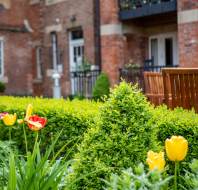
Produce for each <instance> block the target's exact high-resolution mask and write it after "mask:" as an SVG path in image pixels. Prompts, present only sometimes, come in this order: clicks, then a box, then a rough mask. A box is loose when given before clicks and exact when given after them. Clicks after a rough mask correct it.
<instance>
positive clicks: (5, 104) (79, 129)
mask: <svg viewBox="0 0 198 190" xmlns="http://www.w3.org/2000/svg"><path fill="white" fill-rule="evenodd" d="M29 103H31V104H32V105H33V112H34V114H37V115H39V116H42V117H46V118H47V120H48V122H47V125H46V127H45V128H44V129H42V130H41V131H40V132H39V137H40V139H41V149H45V147H46V146H48V145H49V144H51V141H52V140H53V137H54V135H55V134H56V133H57V132H60V131H61V130H62V131H63V132H62V135H61V137H60V139H59V140H58V142H57V145H56V147H55V150H54V151H55V152H56V151H57V150H59V149H60V148H61V147H62V146H64V145H65V144H67V143H68V146H67V148H66V152H65V154H68V159H69V158H71V157H72V155H73V153H74V152H75V151H76V144H78V143H80V142H81V141H82V137H83V136H82V134H83V133H84V132H85V131H86V130H87V128H88V126H89V125H90V123H93V122H94V118H95V116H97V114H98V108H99V106H100V103H97V102H92V101H88V100H83V101H82V100H81V101H80V100H73V101H69V100H64V99H60V100H53V99H43V98H14V97H6V96H1V97H0V113H1V112H9V113H16V114H17V116H18V118H24V115H25V111H26V107H27V105H28V104H29ZM0 129H1V130H0V138H1V140H8V139H9V135H8V134H9V133H8V129H9V127H6V126H4V125H3V122H2V121H0ZM26 133H27V138H28V147H29V149H32V148H33V144H34V132H32V131H30V130H29V129H28V127H26ZM12 140H13V141H14V142H16V145H17V146H18V148H19V150H20V151H21V153H24V152H25V143H24V135H23V129H22V126H21V125H17V124H16V126H14V128H13V129H12Z"/></svg>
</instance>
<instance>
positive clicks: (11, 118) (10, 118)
mask: <svg viewBox="0 0 198 190" xmlns="http://www.w3.org/2000/svg"><path fill="white" fill-rule="evenodd" d="M16 118H17V116H16V113H15V114H6V115H5V116H4V117H3V119H2V120H3V123H4V125H7V126H12V125H14V124H15V122H16Z"/></svg>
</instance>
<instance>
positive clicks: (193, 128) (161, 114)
mask: <svg viewBox="0 0 198 190" xmlns="http://www.w3.org/2000/svg"><path fill="white" fill-rule="evenodd" d="M152 120H153V122H154V124H153V125H154V126H155V129H156V137H157V139H156V141H157V142H158V143H159V145H160V146H162V147H163V146H164V142H165V140H166V139H167V138H170V137H171V136H172V135H176V136H178V135H180V136H183V137H184V138H185V139H187V141H188V144H189V149H188V154H187V157H186V159H185V161H186V162H191V160H193V159H194V158H197V157H198V143H197V139H198V115H197V114H196V113H195V112H194V111H187V110H183V109H181V108H178V109H175V110H173V111H171V110H168V109H167V108H166V107H165V106H161V107H158V108H156V109H153V118H152ZM183 164H184V165H186V167H188V165H187V164H186V163H183ZM170 167H171V163H170ZM184 168H185V167H184Z"/></svg>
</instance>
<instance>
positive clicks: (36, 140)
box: [34, 131, 38, 150]
mask: <svg viewBox="0 0 198 190" xmlns="http://www.w3.org/2000/svg"><path fill="white" fill-rule="evenodd" d="M37 142H38V131H36V132H35V142H34V150H35V148H36V145H37Z"/></svg>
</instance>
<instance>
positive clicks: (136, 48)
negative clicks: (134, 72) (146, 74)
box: [125, 34, 148, 65]
mask: <svg viewBox="0 0 198 190" xmlns="http://www.w3.org/2000/svg"><path fill="white" fill-rule="evenodd" d="M145 59H148V38H147V37H144V36H141V35H138V34H128V35H127V43H126V47H125V64H128V63H129V61H130V60H131V61H133V63H135V64H139V65H143V63H144V61H145Z"/></svg>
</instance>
